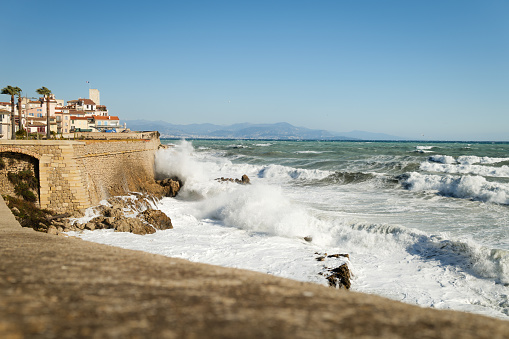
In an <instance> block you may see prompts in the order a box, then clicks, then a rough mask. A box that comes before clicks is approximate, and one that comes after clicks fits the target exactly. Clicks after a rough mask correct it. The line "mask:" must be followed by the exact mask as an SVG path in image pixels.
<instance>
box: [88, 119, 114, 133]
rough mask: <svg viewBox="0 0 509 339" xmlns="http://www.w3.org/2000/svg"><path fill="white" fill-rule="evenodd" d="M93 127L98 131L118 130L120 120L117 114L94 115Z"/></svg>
mask: <svg viewBox="0 0 509 339" xmlns="http://www.w3.org/2000/svg"><path fill="white" fill-rule="evenodd" d="M92 118H93V121H92V122H93V128H94V129H95V130H96V131H97V132H116V131H117V129H118V128H120V120H119V118H118V117H115V116H107V117H105V116H100V115H94V116H93V117H92Z"/></svg>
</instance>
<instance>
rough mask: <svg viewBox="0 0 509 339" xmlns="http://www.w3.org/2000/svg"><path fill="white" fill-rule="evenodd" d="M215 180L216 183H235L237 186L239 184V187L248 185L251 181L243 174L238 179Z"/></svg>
mask: <svg viewBox="0 0 509 339" xmlns="http://www.w3.org/2000/svg"><path fill="white" fill-rule="evenodd" d="M216 180H217V181H227V182H236V183H237V184H241V185H248V184H250V183H251V181H250V180H249V177H248V176H247V175H245V174H244V175H243V176H242V178H240V179H233V178H225V177H221V178H217V179H216Z"/></svg>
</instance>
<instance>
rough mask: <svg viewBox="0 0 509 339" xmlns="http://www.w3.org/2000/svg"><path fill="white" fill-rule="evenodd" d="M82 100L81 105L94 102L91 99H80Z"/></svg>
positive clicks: (93, 103)
mask: <svg viewBox="0 0 509 339" xmlns="http://www.w3.org/2000/svg"><path fill="white" fill-rule="evenodd" d="M81 100H82V101H83V105H95V102H94V101H93V100H91V99H81Z"/></svg>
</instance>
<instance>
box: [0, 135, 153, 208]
mask: <svg viewBox="0 0 509 339" xmlns="http://www.w3.org/2000/svg"><path fill="white" fill-rule="evenodd" d="M159 145H160V142H159V138H158V137H157V136H156V135H154V134H152V138H150V139H119V140H84V141H68V140H61V141H60V140H58V141H57V140H35V141H32V140H12V141H11V140H2V141H0V158H1V159H3V161H4V164H5V168H4V169H1V170H0V190H1V192H0V193H2V194H13V187H12V184H10V183H9V181H8V179H7V173H8V172H9V171H14V172H19V171H22V170H26V169H30V170H32V171H33V172H34V174H35V177H36V178H38V181H39V190H38V192H37V193H38V194H37V195H38V202H39V206H40V207H41V208H48V209H50V210H53V211H56V212H59V213H63V212H72V213H74V212H76V211H82V210H83V209H86V208H88V207H90V206H93V205H96V204H97V203H99V201H101V200H103V199H106V198H108V197H109V196H111V195H119V194H125V193H126V192H128V191H136V190H143V189H144V187H146V186H147V183H149V184H150V183H153V180H154V156H155V152H156V150H157V149H158V147H159ZM11 159H14V160H11ZM0 165H1V163H0ZM0 167H1V166H0Z"/></svg>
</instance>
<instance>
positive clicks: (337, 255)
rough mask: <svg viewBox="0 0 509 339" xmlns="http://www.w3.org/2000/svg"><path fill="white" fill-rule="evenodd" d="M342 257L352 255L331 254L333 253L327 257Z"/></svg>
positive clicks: (348, 257)
mask: <svg viewBox="0 0 509 339" xmlns="http://www.w3.org/2000/svg"><path fill="white" fill-rule="evenodd" d="M340 257H344V258H347V259H350V256H349V255H348V254H339V253H338V254H331V255H328V256H327V258H340Z"/></svg>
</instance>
